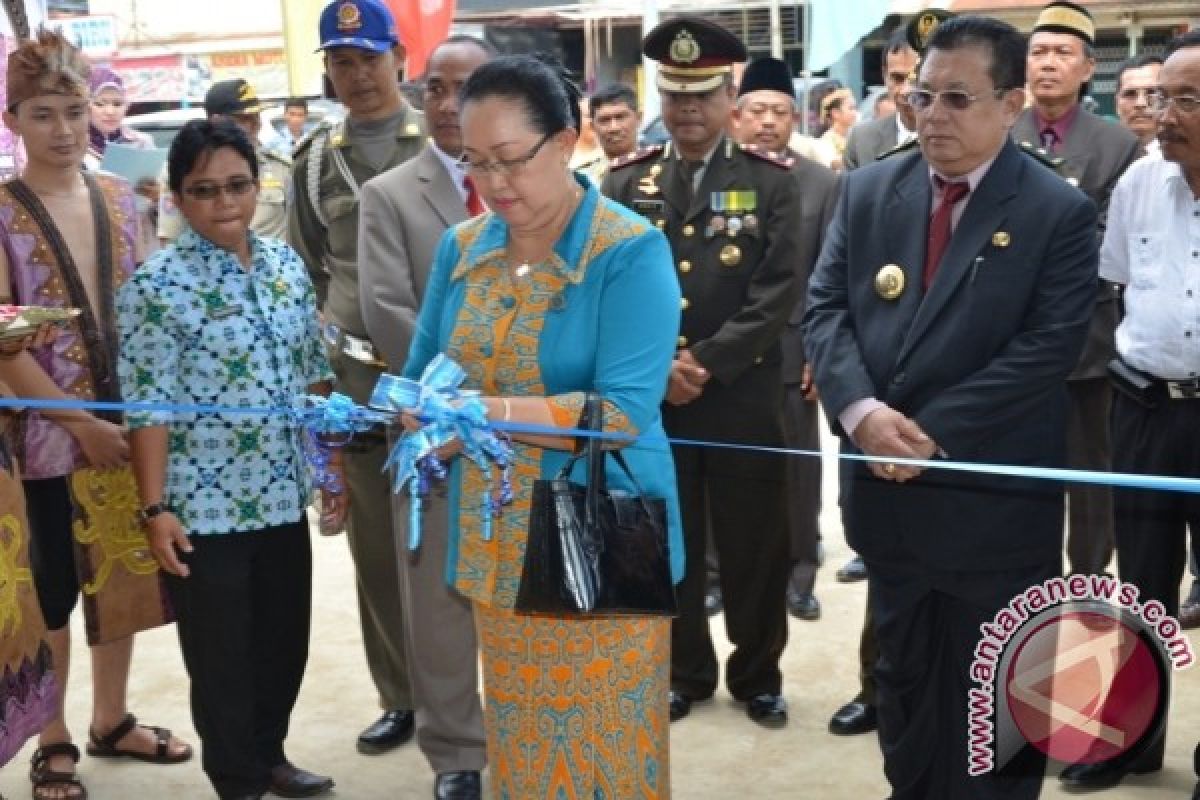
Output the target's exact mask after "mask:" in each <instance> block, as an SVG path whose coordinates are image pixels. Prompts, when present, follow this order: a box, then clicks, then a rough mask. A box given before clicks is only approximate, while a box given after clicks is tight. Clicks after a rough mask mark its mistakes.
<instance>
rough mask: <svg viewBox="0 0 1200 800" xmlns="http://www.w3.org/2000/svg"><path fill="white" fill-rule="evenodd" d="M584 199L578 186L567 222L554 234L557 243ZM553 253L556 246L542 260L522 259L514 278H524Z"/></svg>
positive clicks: (551, 246)
mask: <svg viewBox="0 0 1200 800" xmlns="http://www.w3.org/2000/svg"><path fill="white" fill-rule="evenodd" d="M582 199H583V190H582V189H580V188H579V187H578V186H576V187H575V193H574V194H573V195H572V197H571V207H570V209H569V210H568V212H567V214H566V217H565V219H566V221H564V222H563V224H562V227H561V228H559V230H558V231H557V232H556V233H555V234H554V241H555V242H557V241H558V237H560V236H562V232H563V230H565V229H566V227H567V225H568V224H569V223H570V221H571V217H573V216H574V215H575V209H577V208H579V202H580V200H582ZM553 252H554V245H553V244H551V245H550V247H548V248H546V254H545V255H544V256H541V257H540V258H529V259H520V263H519V264H517V266H516V267H515V268H513V270H512V276H513V277H514V278H524V277H525V276H526V275H528V274H529V273H530V272H531V271H532V270H533V265H534V264H536V263H539V262H541V261H544V260H545V259H546V258H549V257H550V255H551V254H552V253H553ZM514 260H517V259H514Z"/></svg>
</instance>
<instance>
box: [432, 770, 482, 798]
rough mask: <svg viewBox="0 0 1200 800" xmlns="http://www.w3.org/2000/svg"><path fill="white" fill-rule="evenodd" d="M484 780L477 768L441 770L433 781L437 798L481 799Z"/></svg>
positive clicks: (434, 794)
mask: <svg viewBox="0 0 1200 800" xmlns="http://www.w3.org/2000/svg"><path fill="white" fill-rule="evenodd" d="M482 793H483V782H482V781H481V780H480V779H479V773H478V772H477V771H476V770H467V771H464V772H441V773H438V776H437V780H436V781H434V783H433V796H434V798H435V800H479V798H480V796H481V794H482Z"/></svg>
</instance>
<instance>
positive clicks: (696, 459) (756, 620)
mask: <svg viewBox="0 0 1200 800" xmlns="http://www.w3.org/2000/svg"><path fill="white" fill-rule="evenodd" d="M673 454H674V457H675V469H676V474H677V476H678V483H679V503H680V507H681V512H682V517H683V532H684V533H683V535H684V549H685V553H686V558H687V568H686V570H685V572H684V578H683V581H682V582H681V583H680V585H679V586H678V590H677V592H678V598H679V611H680V614H679V616H678V617H676V618H675V620H674V621H673V623H672V625H671V688H673V689H675V690H676V691H679V692H682V693H684V694H686V695H688V696H689V697H691V698H693V699H696V700H701V699H704V698H707V697H710V696H712V694H713V692H714V691H716V688H717V683H718V673H719V670H718V665H717V655H716V651H715V650H714V649H713V644H712V637H711V636H710V634H709V627H708V617H707V615H706V614H705V612H704V589H705V582H706V573H707V568H706V565H705V557H704V554H705V540H706V535H707V533H708V532H709V531H711V534H712V540H713V546H714V548H715V550H716V552H717V557H718V559H719V561H720V565H721V566H720V582H721V594H722V596H723V598H724V604H725V614H724V618H725V630H726V632H727V633H728V635H729V640H730V641H731V642H732V643H733V646H734V651H733V654H732V655H731V656H730V657H729V662H728V663H727V664H726V668H725V684H726V686H728V687H729V692H730V694H732V695H733V696H734V697H735V698H736V699H738V700H748V699H750V698H752V697H754V696H755V695H758V694H763V693H773V694H778V693H780V692H781V691H782V687H783V675H782V673H781V672H780V670H779V659H780V657H781V656H782V655H783V650H784V647H785V646H786V645H787V608H786V603H785V595H786V592H787V580H788V571H789V559H788V555H787V535H786V527H787V508H786V504H785V497H784V492H785V483H784V473H785V469H786V468H785V465H784V460H783V458H782V457H780V456H778V455H775V454H764V453H744V452H738V451H732V450H721V449H709V448H697V447H675V448H673Z"/></svg>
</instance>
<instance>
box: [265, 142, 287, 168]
mask: <svg viewBox="0 0 1200 800" xmlns="http://www.w3.org/2000/svg"><path fill="white" fill-rule="evenodd" d="M258 152H259V153H260V154H261V155H262V156H263V157H264V158H269V159H271V160H272V161H278V162H279V163H280V164H283V165H284V166H285V167H290V166H291V165H292V160H291V159H290V158H288V157H287V156H285V155H284V154H283V153H280V152H279V151H278V150H272V149H270V148H269V147H264V148H262V149H261V150H259V151H258Z"/></svg>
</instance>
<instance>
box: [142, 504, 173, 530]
mask: <svg viewBox="0 0 1200 800" xmlns="http://www.w3.org/2000/svg"><path fill="white" fill-rule="evenodd" d="M170 510H171V509H170V508H168V507H167V504H166V503H164V502H162V501H159V502H157V503H151V504H150V505H148V506H146V507H145V508H139V509H138V512H137V518H138V522H140V523H141V524H143V525H148V524H149V523H150V520H152V519H154V518H155V517H157V516H158V515H159V514H161V513H163V512H164V511H170Z"/></svg>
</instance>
